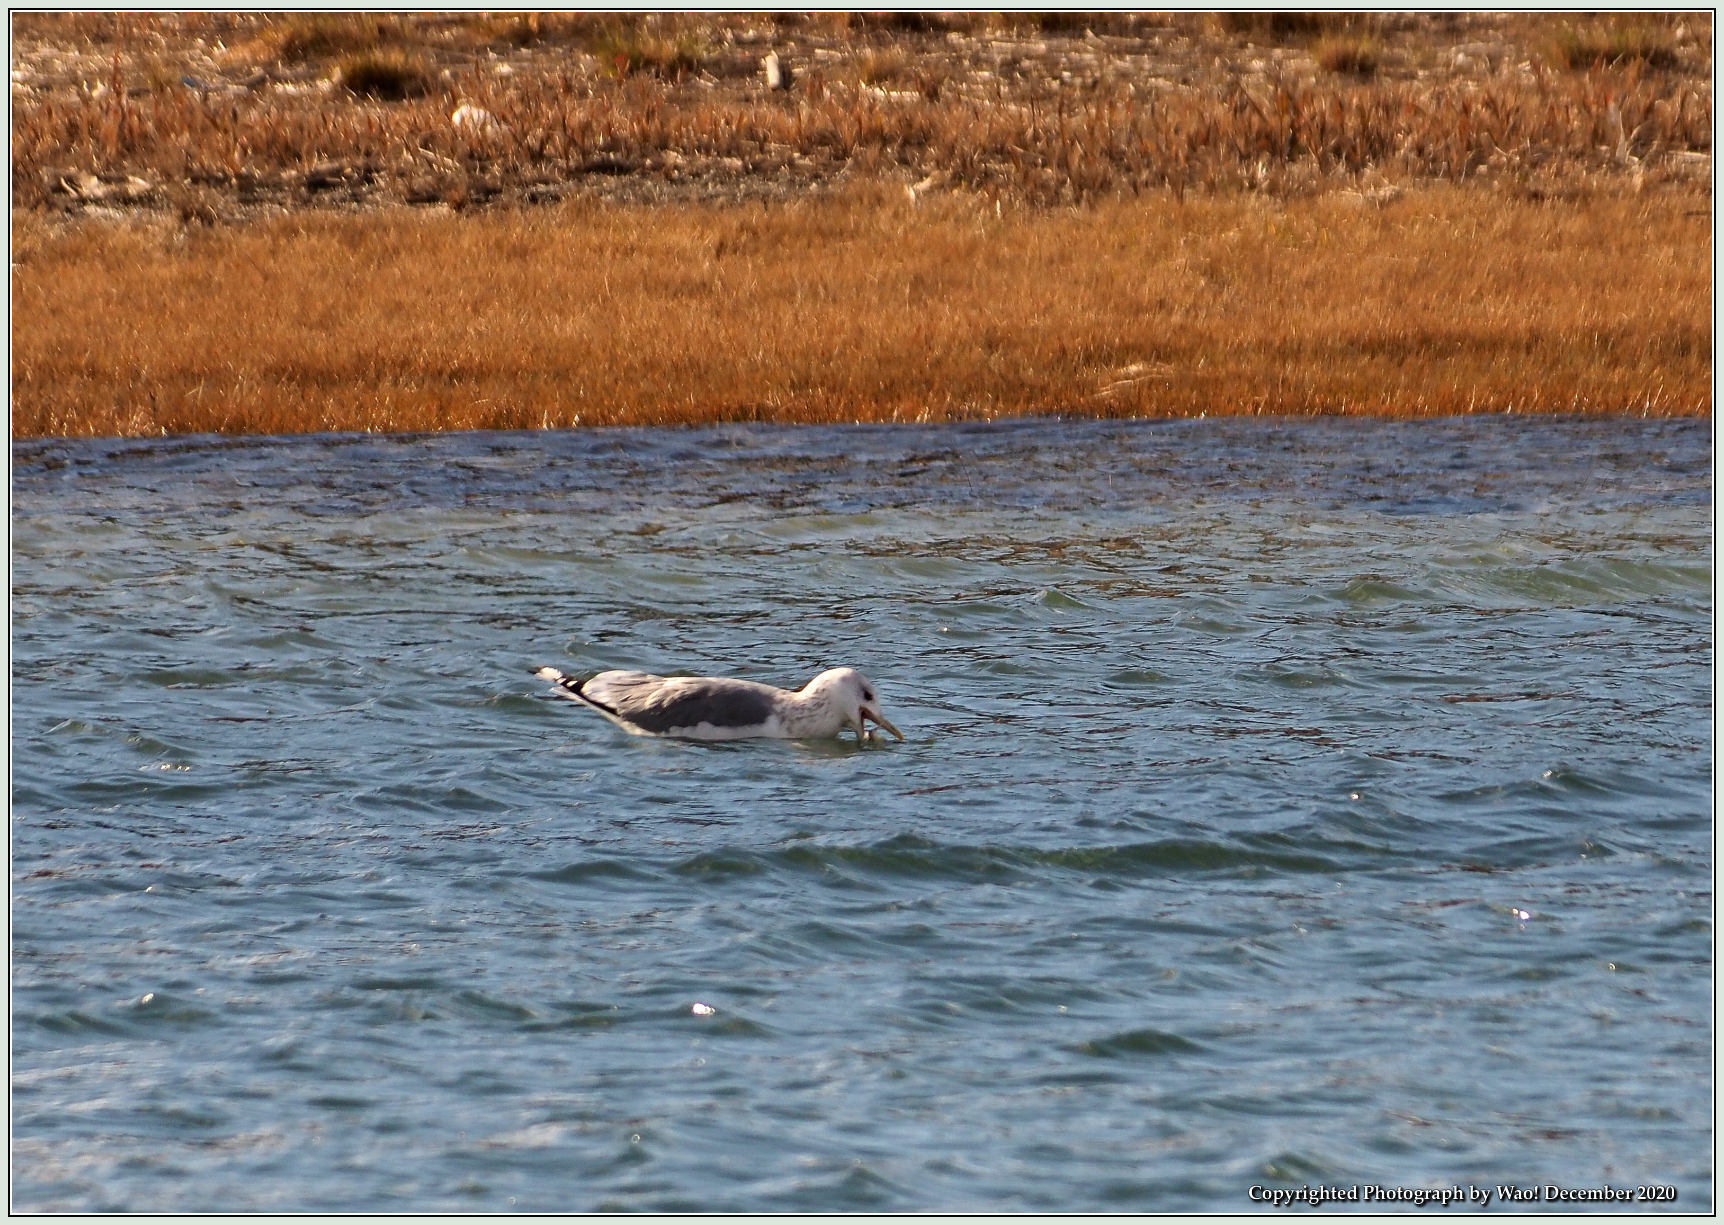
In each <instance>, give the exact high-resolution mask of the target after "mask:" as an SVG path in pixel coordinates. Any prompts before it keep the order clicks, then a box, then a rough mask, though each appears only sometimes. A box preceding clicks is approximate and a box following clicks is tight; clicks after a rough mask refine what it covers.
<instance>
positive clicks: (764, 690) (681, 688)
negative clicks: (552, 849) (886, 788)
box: [533, 668, 904, 743]
mask: <svg viewBox="0 0 1724 1225" xmlns="http://www.w3.org/2000/svg"><path fill="white" fill-rule="evenodd" d="M533 675H534V676H537V677H539V678H541V679H542V680H547V681H550V682H551V684H553V685H555V686H557V692H559V693H561V694H562V695H563V696H564V697H566V698H570V699H572V700H574V701H576V702H583V703H585V704H586V705H588V706H591V707H592V708H593V709H594V710H596V711H598V712H599V713H600V714H601V715H603V716H604V717H605V718H607V719H609V720H610V721H611V722H612V723H615V724H616V725H617V726H618V727H620V728H622V729H623V730H624V731H625V732H630V733H632V734H634V735H636V736H678V737H682V738H684V739H687V740H743V739H746V738H748V737H751V736H773V737H777V738H780V739H786V740H814V739H819V738H823V737H827V736H836V735H838V733H839V732H841V731H843V730H844V729H845V728H847V727H848V728H851V729H853V730H854V731H855V732H856V739H857V742H858V743H866V742H868V741H869V740H872V739H875V738H876V737H875V735H874V733H873V732H871V731H869V730H868V727H867V726H866V724H865V723H864V720H867V721H868V722H873V723H877V724H879V725H880V726H881V727H883V728H885V729H886V730H887V731H889V732H891V733H892V734H893V735H894V736H896V737H898V739H899V740H902V739H904V734H903V733H902V732H900V731H899V730H898V729H897V728H895V727H893V726H892V722H891V720H890V719H888V718H886V716H885V715H883V714H881V713H880V695H879V694H878V693H877V692H876V691H875V689H874V686H873V683H872V682H870V681H869V680H868V678H867V677H865V676H863V675H862V674H861V673H860V672H858V671H856V669H854V668H828V669H827V670H826V671H825V672H822V673H821V674H820V675H819V676H817V677H815V678H814V679H813V680H811V681H809V682H808V683H807V684H806V685H804V686H803V687H802V688H801V689H799V690H797V691H795V692H792V691H790V690H788V689H776V688H774V687H773V686H771V685H760V684H756V683H755V682H754V681H738V680H729V679H727V678H724V677H718V676H654V675H652V674H651V673H649V672H601V673H599V674H598V675H597V676H594V677H590V678H588V679H587V680H584V681H577V680H575V679H573V678H572V677H568V676H564V675H563V674H562V673H561V672H559V671H557V670H556V669H555V668H540V669H539V670H538V671H536V672H534V673H533Z"/></svg>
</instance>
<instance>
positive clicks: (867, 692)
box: [802, 668, 904, 740]
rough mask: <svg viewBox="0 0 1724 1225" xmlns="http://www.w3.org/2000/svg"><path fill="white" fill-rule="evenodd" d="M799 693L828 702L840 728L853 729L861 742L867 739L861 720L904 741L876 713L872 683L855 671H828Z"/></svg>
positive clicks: (876, 697)
mask: <svg viewBox="0 0 1724 1225" xmlns="http://www.w3.org/2000/svg"><path fill="white" fill-rule="evenodd" d="M802 692H803V694H804V696H807V697H816V696H817V697H820V698H823V699H825V700H826V701H829V702H831V703H832V704H833V705H834V706H835V707H836V708H837V710H838V715H839V718H840V719H841V720H842V726H844V727H852V728H855V729H856V735H857V737H858V738H860V739H862V740H866V739H868V735H869V733H868V728H867V724H865V723H864V722H863V720H868V721H869V722H872V723H877V724H879V725H880V726H881V727H883V728H885V729H886V730H887V731H889V732H891V733H892V734H893V735H894V736H896V737H898V739H900V740H902V739H903V738H904V733H903V732H901V731H899V730H898V729H897V728H895V727H893V726H892V721H891V720H890V719H888V718H887V717H886V716H885V715H883V714H881V713H880V692H879V690H877V689H875V688H874V682H872V681H870V680H869V679H868V678H867V677H865V676H863V675H862V674H861V673H860V672H858V671H856V669H855V668H828V669H827V670H826V671H824V672H822V673H821V674H820V675H819V676H817V677H815V678H814V679H813V680H811V681H809V682H808V684H807V685H806V686H804V687H803V690H802Z"/></svg>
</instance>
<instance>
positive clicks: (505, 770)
mask: <svg viewBox="0 0 1724 1225" xmlns="http://www.w3.org/2000/svg"><path fill="white" fill-rule="evenodd" d="M1709 446H1710V441H1709V426H1708V424H1706V423H1680V422H1678V423H1670V422H1643V421H1574V420H1549V419H1540V420H1533V419H1517V418H1514V417H1507V418H1494V419H1477V420H1466V421H1450V422H1425V423H1381V422H1358V421H1342V422H1336V421H1318V422H1310V423H1289V422H1258V421H1250V422H1242V421H1195V422H1182V423H1163V424H1154V423H1138V424H1120V423H1076V422H1060V421H1042V422H1032V423H1021V424H1002V425H989V426H973V427H950V428H918V429H882V428H856V429H791V430H780V429H768V428H724V429H712V430H700V431H693V432H634V431H588V432H577V433H560V434H537V433H534V434H469V435H457V436H444V437H409V438H371V437H347V436H342V437H318V438H304V439H259V440H249V441H231V440H217V439H208V438H205V439H181V440H161V441H156V442H133V441H128V442H111V441H110V442H50V443H24V444H14V447H13V462H14V477H13V518H12V531H13V550H14V552H13V572H12V601H13V602H12V644H13V664H12V685H13V688H12V735H13V742H12V752H13V758H12V765H13V794H12V799H13V826H12V873H13V875H12V897H13V903H12V924H13V926H12V957H13V960H12V1007H13V1017H12V1022H13V1030H12V1086H11V1088H12V1132H13V1149H12V1163H13V1164H12V1178H13V1182H12V1189H13V1197H14V1207H15V1208H17V1209H20V1210H26V1211H37V1210H80V1211H86V1210H87V1211H94V1210H157V1211H161V1210H167V1211H188V1210H191V1211H198V1210H201V1211H267V1210H295V1209H296V1210H306V1211H325V1210H336V1209H361V1210H414V1209H422V1210H436V1209H445V1210H451V1209H452V1210H501V1211H507V1210H511V1209H513V1210H517V1211H527V1210H556V1209H568V1210H582V1209H597V1208H625V1209H648V1210H671V1211H678V1210H688V1209H729V1210H750V1211H754V1210H809V1209H832V1210H844V1211H858V1210H869V1209H881V1210H933V1209H940V1210H965V1209H970V1210H977V1209H1002V1210H1048V1209H1060V1210H1177V1209H1200V1210H1216V1211H1226V1210H1242V1211H1249V1210H1251V1208H1252V1207H1253V1201H1252V1200H1251V1199H1250V1198H1249V1196H1250V1194H1251V1188H1252V1187H1265V1188H1298V1187H1303V1186H1306V1185H1313V1186H1315V1185H1318V1184H1326V1185H1342V1186H1350V1185H1353V1184H1378V1185H1382V1186H1386V1187H1405V1188H1415V1187H1437V1186H1447V1185H1452V1184H1454V1183H1457V1182H1458V1183H1462V1184H1465V1183H1469V1182H1471V1183H1474V1184H1478V1185H1481V1186H1483V1185H1494V1184H1497V1183H1501V1182H1515V1183H1519V1184H1522V1185H1530V1184H1533V1183H1535V1182H1536V1183H1541V1184H1542V1183H1550V1184H1557V1185H1562V1186H1568V1187H1597V1186H1600V1185H1603V1184H1606V1183H1608V1184H1610V1185H1613V1186H1630V1187H1633V1186H1639V1185H1642V1184H1660V1185H1666V1186H1672V1187H1675V1188H1676V1191H1677V1194H1678V1199H1677V1202H1676V1203H1675V1204H1674V1205H1673V1206H1674V1207H1675V1208H1676V1209H1677V1210H1691V1211H1705V1210H1710V1208H1711V1205H1712V1187H1711V1184H1712V1168H1711V1157H1710V1154H1711V1149H1712V1134H1711V1129H1712V1113H1711V1094H1712V1083H1711V1043H1712V1028H1711V975H1712V965H1711V951H1712V932H1711V913H1712V897H1711V892H1710V890H1711V874H1712V861H1711V818H1710V809H1711V782H1710V768H1711V748H1710V734H1711V717H1712V713H1711V702H1712V695H1711V676H1710V670H1711V664H1712V646H1711V629H1710V621H1711V616H1712V571H1711V526H1710V519H1711V513H1712V504H1711V475H1710V454H1709ZM841 663H847V664H852V665H855V666H857V667H859V668H861V669H862V670H863V671H865V672H866V673H868V674H869V675H870V676H871V677H872V678H873V679H874V680H875V681H876V682H877V684H878V685H879V687H880V689H881V691H882V694H883V697H884V702H885V710H886V713H887V714H888V715H889V716H890V717H891V718H892V719H893V721H894V722H896V723H897V724H898V726H899V727H900V728H902V729H903V731H904V732H905V734H906V735H907V737H908V740H907V741H906V743H904V744H902V745H898V744H888V745H887V746H884V747H881V748H878V749H876V748H865V749H863V748H857V747H856V746H854V745H853V744H852V743H849V742H826V743H818V744H816V743H805V744H797V743H770V742H744V743H739V744H726V745H719V746H707V745H695V744H687V743H680V742H666V741H653V740H642V739H636V738H632V737H629V736H627V735H625V734H623V733H621V732H620V731H618V730H617V729H615V728H613V727H611V726H610V725H609V724H607V723H606V722H604V721H603V720H602V719H600V718H598V717H597V716H595V715H593V714H592V713H591V712H588V711H585V710H582V709H580V708H578V707H576V706H575V705H573V704H572V703H569V702H567V701H562V700H558V699H557V698H555V697H554V696H552V695H550V693H549V691H548V688H547V686H545V685H544V684H543V683H542V682H540V681H538V680H536V679H534V678H533V677H532V676H530V675H529V671H530V669H532V668H533V667H535V666H537V665H541V664H552V665H555V666H557V667H559V668H561V669H563V670H564V671H568V672H588V671H596V670H599V669H603V668H610V667H633V668H644V669H650V670H659V671H688V672H699V673H708V672H711V673H727V674H732V675H740V676H746V677H750V678H753V679H757V680H765V681H771V682H775V683H781V684H791V685H799V684H801V683H802V682H803V681H804V680H806V679H807V678H808V677H809V676H811V675H812V674H813V673H814V672H816V671H817V670H819V669H821V668H823V667H826V666H829V665H835V664H841ZM697 1004H700V1005H704V1006H705V1007H704V1008H698V1009H697V1008H696V1007H695V1005H697ZM707 1010H710V1011H707ZM1638 1206H1639V1207H1649V1206H1651V1205H1645V1204H1642V1205H1638ZM1663 1206H1665V1207H1669V1206H1671V1205H1663Z"/></svg>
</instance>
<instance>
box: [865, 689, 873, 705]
mask: <svg viewBox="0 0 1724 1225" xmlns="http://www.w3.org/2000/svg"><path fill="white" fill-rule="evenodd" d="M862 700H863V701H864V702H872V701H873V700H874V694H873V692H872V691H871V690H867V689H864V690H863V691H862Z"/></svg>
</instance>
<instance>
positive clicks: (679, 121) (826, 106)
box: [12, 12, 1712, 436]
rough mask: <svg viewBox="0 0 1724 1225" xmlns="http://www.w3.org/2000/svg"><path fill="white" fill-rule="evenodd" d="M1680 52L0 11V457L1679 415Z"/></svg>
mask: <svg viewBox="0 0 1724 1225" xmlns="http://www.w3.org/2000/svg"><path fill="white" fill-rule="evenodd" d="M1711 35H1712V29H1711V16H1710V14H1709V13H1706V12H1701V13H1691V14H1685V15H1646V16H1633V17H1628V16H1590V17H1565V16H1559V15H1543V14H1508V15H1494V16H1482V15H1466V14H1449V15H1435V16H1429V15H1427V16H1409V15H1386V14H1379V15H1372V16H1348V15H1338V14H1310V13H1274V14H1249V13H1234V14H1226V15H1222V16H1205V15H1197V14H1179V15H1159V16H1157V15H1145V14H1089V15H1084V14H1042V15H1035V14H1010V15H1005V16H999V15H993V16H990V15H983V14H957V15H952V14H946V15H918V14H881V15H875V16H873V17H860V16H856V15H842V14H825V15H817V16H812V17H797V16H794V15H776V16H764V17H760V16H757V17H744V16H712V15H695V14H688V15H677V16H667V17H638V16H636V17H630V16H618V15H611V16H608V17H598V16H569V15H564V16H551V15H534V14H501V15H481V14H461V15H440V16H411V15H381V16H379V15H356V14H336V15H311V16H306V15H295V16H287V17H265V16H262V15H236V14H191V15H188V14H178V15H164V14H154V15H151V14H144V15H140V14H112V13H107V14H76V15H68V14H19V15H16V16H15V17H14V50H13V86H12V89H13V94H12V100H13V129H12V140H13V146H12V147H13V163H12V192H13V203H14V208H15V213H14V222H13V260H14V264H13V283H12V290H13V307H14V309H13V337H12V340H13V432H14V436H25V435H36V434H135V433H155V432H159V431H167V432H179V431H201V430H231V431H269V432H292V431H301V430H324V429H382V430H394V429H442V428H474V427H479V428H500V427H537V426H546V425H551V426H555V425H566V424H573V423H577V422H579V423H585V424H601V423H620V422H662V423H680V422H692V421H706V420H715V419H719V420H723V419H756V418H770V419H777V420H797V421H828V420H928V419H940V418H945V417H952V416H976V415H998V414H1010V413H1020V412H1034V411H1062V412H1073V413H1085V414H1095V413H1103V414H1169V413H1179V414H1187V413H1197V412H1205V411H1206V412H1209V413H1218V412H1245V413H1251V412H1265V413H1304V412H1370V413H1397V414H1426V413H1453V412H1466V411H1475V410H1477V411H1483V410H1490V411H1501V410H1503V409H1506V408H1510V407H1512V408H1514V409H1515V410H1516V411H1602V412H1634V413H1640V412H1651V413H1661V414H1662V413H1708V412H1710V410H1711V391H1710V379H1711V323H1710V312H1711V297H1710V256H1711V226H1710V218H1711V188H1710V181H1711V143H1710V142H1711V127H1712V94H1711V58H1710V56H1711ZM768 52H775V53H776V54H778V55H779V56H780V58H781V60H782V62H783V63H784V64H785V65H786V66H787V67H788V68H789V69H790V70H791V74H792V76H791V80H790V83H789V88H787V89H779V90H774V89H769V88H768V87H767V85H766V82H765V80H764V78H763V76H762V73H761V59H762V57H763V56H764V55H766V54H767V53H768ZM458 108H466V109H465V110H461V109H458ZM457 115H461V116H462V118H461V119H460V120H459V121H457V120H456V119H455V116H457ZM1074 205H1075V206H1077V207H1076V208H1073V207H1071V206H1074Z"/></svg>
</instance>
